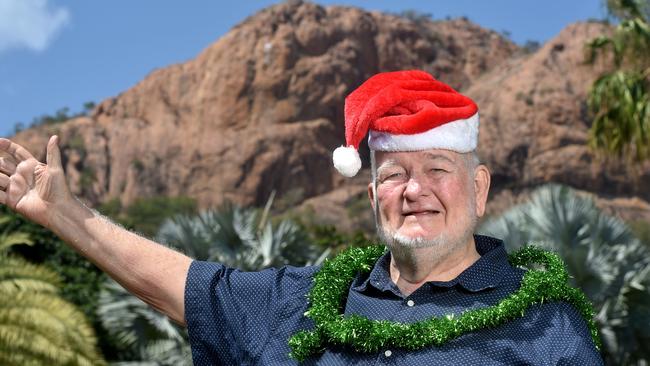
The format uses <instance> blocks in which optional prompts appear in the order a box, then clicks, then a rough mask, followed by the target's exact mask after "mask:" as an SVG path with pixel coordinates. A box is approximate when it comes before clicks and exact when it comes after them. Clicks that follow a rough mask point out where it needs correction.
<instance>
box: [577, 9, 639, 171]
mask: <svg viewBox="0 0 650 366" xmlns="http://www.w3.org/2000/svg"><path fill="white" fill-rule="evenodd" d="M607 6H608V8H609V11H610V14H612V15H613V16H614V17H617V18H618V19H620V20H621V23H620V24H619V25H618V26H617V27H616V29H615V31H614V35H613V36H612V37H606V36H601V37H598V38H596V39H594V40H592V41H590V42H589V43H588V44H587V47H588V50H589V60H588V61H589V62H591V63H593V62H594V61H595V59H596V57H597V55H598V54H599V53H602V52H603V51H604V50H605V49H606V48H608V49H611V51H612V52H613V59H614V63H615V66H616V70H615V71H613V72H611V73H607V74H604V75H602V76H601V77H600V78H598V79H597V80H596V81H595V82H594V84H593V86H592V88H591V90H590V92H589V97H588V105H589V109H590V110H591V112H592V113H593V115H594V119H593V123H592V126H591V130H590V135H589V145H590V146H591V147H592V148H593V149H595V150H597V151H603V152H605V153H608V154H610V155H615V156H622V157H627V158H632V159H634V160H636V161H639V162H640V161H644V160H646V159H648V158H650V147H649V142H650V53H649V52H648V50H649V49H650V23H649V20H650V1H647V0H645V1H643V0H608V1H607Z"/></svg>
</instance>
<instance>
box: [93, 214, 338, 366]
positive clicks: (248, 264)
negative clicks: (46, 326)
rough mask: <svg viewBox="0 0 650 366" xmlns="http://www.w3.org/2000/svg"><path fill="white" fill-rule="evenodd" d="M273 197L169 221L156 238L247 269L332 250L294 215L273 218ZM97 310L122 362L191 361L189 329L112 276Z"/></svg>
mask: <svg viewBox="0 0 650 366" xmlns="http://www.w3.org/2000/svg"><path fill="white" fill-rule="evenodd" d="M270 205H271V202H269V203H268V204H267V205H266V208H265V209H264V210H262V211H260V210H257V209H254V208H242V207H240V206H237V205H234V204H231V203H226V204H224V205H223V206H221V207H220V208H218V209H213V210H208V211H205V212H202V213H200V214H198V215H187V214H181V215H177V216H174V217H173V218H171V219H168V220H167V221H165V223H164V224H163V225H162V227H161V228H160V230H159V231H158V234H157V235H156V240H157V241H158V242H161V243H166V244H167V245H169V246H171V247H173V248H176V249H178V250H180V251H182V252H184V253H186V254H187V255H189V256H191V257H193V258H195V259H198V260H207V261H215V262H220V263H224V264H226V265H228V266H231V267H236V268H239V269H242V270H249V271H254V270H260V269H263V268H268V267H280V266H283V265H286V264H292V265H305V264H313V263H317V262H320V261H322V260H323V259H324V257H325V256H326V255H327V253H328V252H327V251H326V252H325V253H322V254H321V253H320V251H319V250H318V249H316V247H315V246H314V245H312V244H311V242H310V238H309V235H308V234H307V232H306V231H305V230H304V229H303V228H302V227H301V226H299V225H298V224H296V223H295V222H294V221H292V220H289V219H283V220H279V222H277V223H273V222H272V220H271V219H270V216H269V212H270ZM98 316H99V318H100V319H101V321H102V324H103V325H104V327H105V328H106V329H107V330H108V331H109V334H110V335H111V336H113V337H115V339H116V340H117V342H118V343H119V344H120V347H122V348H123V349H124V350H126V351H125V352H123V353H122V355H121V359H122V360H141V361H131V362H121V363H119V364H120V365H144V364H147V365H185V364H187V365H190V364H191V360H190V351H189V345H188V343H187V334H186V332H185V330H184V329H182V328H180V327H178V326H176V325H175V324H173V323H171V322H170V320H169V319H168V318H167V317H166V316H164V315H162V314H160V313H158V312H156V311H155V310H153V309H152V308H150V307H148V306H147V305H146V304H144V303H143V302H142V301H140V300H139V299H137V298H136V297H134V296H133V295H130V294H129V293H128V292H127V291H126V290H124V289H123V288H122V287H121V286H120V285H118V284H117V283H115V282H112V281H109V282H107V283H106V285H105V289H104V290H103V291H102V294H101V296H100V300H99V309H98Z"/></svg>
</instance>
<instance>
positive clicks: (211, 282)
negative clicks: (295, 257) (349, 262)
mask: <svg viewBox="0 0 650 366" xmlns="http://www.w3.org/2000/svg"><path fill="white" fill-rule="evenodd" d="M309 274H310V267H306V268H297V267H290V266H287V267H283V268H280V269H275V268H270V269H266V270H263V271H259V272H244V271H240V270H237V269H233V268H228V267H226V266H224V265H222V264H219V263H211V262H202V261H194V262H192V264H191V265H190V269H189V272H188V276H187V281H186V284H185V320H186V323H187V329H188V334H189V340H190V345H191V347H192V358H193V360H194V364H195V365H219V364H251V363H254V360H255V359H256V358H257V357H258V356H259V354H260V352H261V351H262V350H263V347H264V345H265V344H266V342H267V339H268V337H269V335H270V332H271V329H272V328H273V326H274V321H275V320H276V319H277V314H278V309H281V308H282V305H283V301H287V299H291V298H293V297H295V296H300V295H301V291H302V290H304V286H305V284H306V283H310V282H311V281H310V276H309Z"/></svg>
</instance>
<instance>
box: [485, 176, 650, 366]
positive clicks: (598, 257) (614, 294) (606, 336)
mask: <svg viewBox="0 0 650 366" xmlns="http://www.w3.org/2000/svg"><path fill="white" fill-rule="evenodd" d="M479 231H480V232H482V233H485V234H488V235H492V236H495V237H498V238H501V239H503V240H504V242H505V244H506V248H507V249H508V250H509V251H512V250H514V249H517V248H519V247H521V246H522V245H525V244H538V245H541V246H544V247H546V248H548V249H551V250H553V251H556V252H557V253H558V254H560V256H561V257H562V258H563V259H564V261H565V262H566V264H567V269H568V271H569V274H570V275H571V281H572V282H573V283H572V285H573V286H577V287H579V288H581V289H582V290H583V291H584V292H585V294H586V295H587V297H588V298H589V299H590V300H591V301H592V302H593V304H594V308H595V310H596V322H597V325H598V327H599V330H600V334H601V337H602V340H603V354H604V357H605V359H606V361H608V363H609V364H614V365H633V364H638V365H644V364H646V365H647V362H648V361H649V360H650V350H649V349H648V348H647V345H648V344H650V287H648V286H650V252H649V251H648V250H647V249H646V248H645V246H644V245H642V244H641V243H640V242H639V241H638V240H637V239H636V238H635V237H634V235H633V234H632V232H631V231H630V229H629V228H628V227H627V226H626V225H625V223H624V222H622V221H621V220H619V219H617V218H615V217H612V216H609V215H606V214H604V213H603V212H602V211H601V210H599V209H598V208H597V207H596V205H595V204H594V202H593V200H591V199H590V198H588V197H582V196H580V195H578V194H577V193H576V192H575V191H574V190H572V189H570V188H568V187H566V186H560V185H547V186H544V187H541V188H538V189H537V190H536V191H534V192H533V193H532V195H531V199H530V201H528V202H527V203H524V204H521V205H518V206H515V207H513V208H511V209H510V210H508V211H506V212H505V213H504V214H503V215H501V216H499V217H497V218H494V219H491V220H488V221H487V222H485V223H484V224H483V225H482V226H481V228H480V230H479ZM644 362H646V363H644Z"/></svg>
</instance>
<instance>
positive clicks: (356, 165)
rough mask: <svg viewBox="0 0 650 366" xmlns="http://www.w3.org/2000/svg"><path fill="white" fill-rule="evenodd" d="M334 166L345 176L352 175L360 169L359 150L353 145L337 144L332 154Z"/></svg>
mask: <svg viewBox="0 0 650 366" xmlns="http://www.w3.org/2000/svg"><path fill="white" fill-rule="evenodd" d="M332 160H333V161H334V167H335V168H336V170H338V171H339V173H341V174H342V175H344V176H346V177H348V178H349V177H354V176H355V175H356V174H357V172H358V171H359V169H361V158H360V157H359V152H358V151H357V149H355V148H354V147H353V146H348V147H345V146H339V147H337V148H336V150H334V155H333V156H332Z"/></svg>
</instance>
